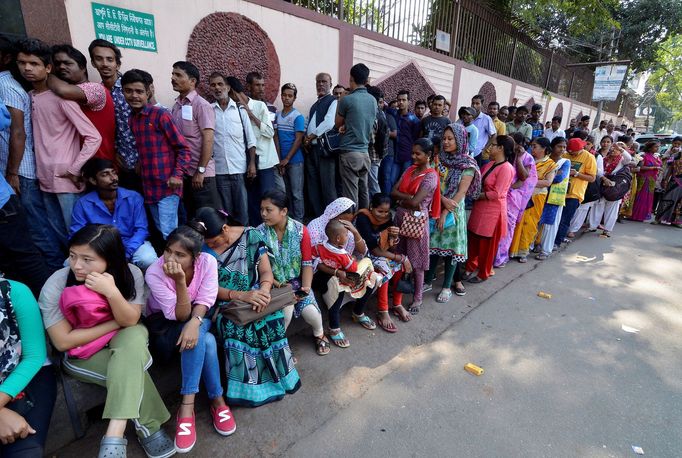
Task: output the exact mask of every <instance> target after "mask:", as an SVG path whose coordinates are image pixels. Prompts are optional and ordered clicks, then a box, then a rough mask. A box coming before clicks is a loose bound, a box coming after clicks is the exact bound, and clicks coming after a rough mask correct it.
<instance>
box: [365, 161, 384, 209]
mask: <svg viewBox="0 0 682 458" xmlns="http://www.w3.org/2000/svg"><path fill="white" fill-rule="evenodd" d="M379 167H380V162H372V163H371V164H370V166H369V173H368V174H367V187H368V188H369V200H370V202H371V201H372V196H373V195H374V194H377V193H380V192H381V186H379Z"/></svg>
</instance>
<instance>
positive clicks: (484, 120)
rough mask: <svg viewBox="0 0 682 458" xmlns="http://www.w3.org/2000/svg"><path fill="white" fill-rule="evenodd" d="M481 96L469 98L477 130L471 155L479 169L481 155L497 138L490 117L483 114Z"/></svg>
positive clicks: (495, 129)
mask: <svg viewBox="0 0 682 458" xmlns="http://www.w3.org/2000/svg"><path fill="white" fill-rule="evenodd" d="M483 102H484V100H483V96H482V95H481V94H477V95H475V96H473V97H472V98H471V108H473V109H474V110H476V113H477V115H476V116H475V117H474V120H473V125H474V126H476V128H477V129H478V138H477V141H476V144H475V145H474V147H473V149H472V155H473V157H474V159H476V162H477V163H478V165H479V167H480V166H481V164H482V159H483V156H481V153H482V152H483V150H485V149H486V148H488V147H489V146H490V145H491V144H492V143H493V142H494V141H495V139H496V138H497V128H496V127H495V123H493V120H492V118H491V117H490V116H488V115H487V114H485V113H484V112H483Z"/></svg>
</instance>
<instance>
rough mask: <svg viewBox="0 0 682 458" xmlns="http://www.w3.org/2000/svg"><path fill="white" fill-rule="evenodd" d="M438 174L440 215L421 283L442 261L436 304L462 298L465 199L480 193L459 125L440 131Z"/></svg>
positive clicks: (478, 175)
mask: <svg viewBox="0 0 682 458" xmlns="http://www.w3.org/2000/svg"><path fill="white" fill-rule="evenodd" d="M435 166H436V170H437V171H438V173H439V174H440V192H441V214H440V218H438V219H437V220H434V221H432V225H431V234H430V236H431V237H430V240H431V243H430V250H429V252H430V253H429V254H430V257H431V263H430V266H429V271H428V272H427V273H426V276H425V278H424V282H425V283H426V284H427V286H426V288H429V286H428V285H429V284H430V283H431V282H432V281H433V280H434V278H435V276H436V268H437V267H438V261H439V260H440V259H441V258H443V261H444V263H445V275H444V277H443V287H442V289H441V291H440V294H438V297H437V298H436V301H437V302H441V303H443V302H448V301H449V300H450V297H451V296H452V289H451V286H452V281H453V279H454V281H455V294H457V295H458V296H464V295H465V294H466V291H465V290H464V285H462V274H463V272H464V262H465V261H466V259H467V217H466V211H465V208H464V199H465V197H471V198H472V199H474V200H475V199H476V198H477V197H478V195H479V194H480V192H481V173H480V171H479V169H478V165H477V164H476V160H475V159H473V158H472V157H471V156H469V155H468V154H467V132H466V130H465V129H464V126H462V125H461V124H455V123H453V124H450V125H449V126H448V127H446V128H445V130H444V131H443V137H442V138H441V152H440V155H439V156H438V161H437V163H436V164H435Z"/></svg>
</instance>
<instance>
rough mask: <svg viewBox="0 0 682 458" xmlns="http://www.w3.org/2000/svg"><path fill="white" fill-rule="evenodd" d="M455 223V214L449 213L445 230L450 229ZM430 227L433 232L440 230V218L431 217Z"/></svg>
mask: <svg viewBox="0 0 682 458" xmlns="http://www.w3.org/2000/svg"><path fill="white" fill-rule="evenodd" d="M454 225H455V215H454V214H453V213H448V216H446V217H445V224H443V230H445V229H450V228H451V227H452V226H454ZM429 229H430V230H431V232H436V231H437V230H438V218H431V219H429Z"/></svg>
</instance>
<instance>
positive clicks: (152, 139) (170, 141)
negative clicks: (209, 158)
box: [121, 70, 190, 239]
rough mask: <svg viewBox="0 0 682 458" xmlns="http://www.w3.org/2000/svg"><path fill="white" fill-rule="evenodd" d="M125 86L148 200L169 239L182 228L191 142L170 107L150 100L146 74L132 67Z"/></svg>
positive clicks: (159, 224) (165, 235)
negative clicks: (180, 214) (182, 201)
mask: <svg viewBox="0 0 682 458" xmlns="http://www.w3.org/2000/svg"><path fill="white" fill-rule="evenodd" d="M121 85H122V86H123V95H124V96H125V98H126V101H127V102H128V104H129V105H130V108H131V109H132V114H131V116H130V119H129V121H128V122H129V124H130V129H131V130H132V132H133V135H134V136H135V143H136V145H137V151H138V154H139V160H140V169H141V170H140V174H141V177H142V190H143V194H144V200H145V203H146V204H147V205H149V209H150V211H151V214H152V218H153V219H154V223H155V224H156V227H157V228H158V229H159V232H161V234H162V235H163V238H164V239H165V238H168V235H169V234H170V233H171V232H172V231H173V230H174V229H175V228H177V227H178V206H179V204H180V198H181V197H182V179H183V176H185V174H186V170H187V165H188V164H189V162H190V150H189V145H188V144H187V141H186V140H185V138H184V137H183V136H182V134H181V133H180V131H179V130H178V128H177V127H176V126H175V124H174V123H173V118H172V117H171V114H170V113H169V112H168V110H166V109H165V108H162V107H156V106H154V105H151V104H149V103H148V101H149V83H148V81H147V79H146V78H145V77H144V75H142V74H141V73H140V72H138V71H136V70H129V71H127V72H126V73H125V74H124V75H123V77H122V78H121Z"/></svg>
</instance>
